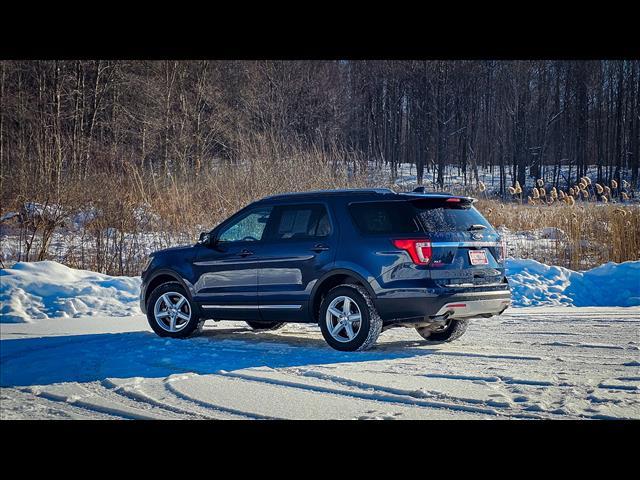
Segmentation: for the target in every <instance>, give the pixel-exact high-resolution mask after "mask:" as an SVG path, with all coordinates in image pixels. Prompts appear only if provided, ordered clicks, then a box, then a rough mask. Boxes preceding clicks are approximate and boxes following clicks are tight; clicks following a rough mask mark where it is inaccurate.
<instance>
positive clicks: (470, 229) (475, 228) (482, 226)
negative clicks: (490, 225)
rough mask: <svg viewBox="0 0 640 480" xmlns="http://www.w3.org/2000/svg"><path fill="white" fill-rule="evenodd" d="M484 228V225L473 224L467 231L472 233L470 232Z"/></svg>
mask: <svg viewBox="0 0 640 480" xmlns="http://www.w3.org/2000/svg"><path fill="white" fill-rule="evenodd" d="M485 228H487V227H486V225H480V224H479V223H475V224H473V225H471V226H470V227H469V228H467V231H469V232H470V231H472V230H484V229H485Z"/></svg>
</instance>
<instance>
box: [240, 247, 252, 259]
mask: <svg viewBox="0 0 640 480" xmlns="http://www.w3.org/2000/svg"><path fill="white" fill-rule="evenodd" d="M238 255H240V256H241V257H248V256H249V255H253V252H252V251H251V250H247V249H246V248H243V249H242V250H240V253H238Z"/></svg>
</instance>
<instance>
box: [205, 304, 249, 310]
mask: <svg viewBox="0 0 640 480" xmlns="http://www.w3.org/2000/svg"><path fill="white" fill-rule="evenodd" d="M202 308H222V309H225V310H237V309H240V310H257V309H258V305H202Z"/></svg>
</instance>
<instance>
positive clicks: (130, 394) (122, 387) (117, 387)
mask: <svg viewBox="0 0 640 480" xmlns="http://www.w3.org/2000/svg"><path fill="white" fill-rule="evenodd" d="M101 383H102V386H103V387H105V388H106V389H108V390H109V391H111V392H113V393H114V394H116V395H120V396H121V397H124V398H127V399H130V400H133V401H135V402H139V403H143V404H145V403H146V404H148V405H150V406H152V407H155V408H159V409H161V410H163V411H167V412H170V413H172V414H178V415H181V416H180V417H179V418H185V416H186V417H187V418H196V419H202V418H204V419H210V420H211V419H217V417H215V416H211V415H208V414H206V413H200V412H196V411H193V410H190V409H187V408H182V407H180V406H177V405H174V404H169V403H166V402H163V401H161V400H158V399H156V398H154V397H153V396H151V395H149V394H148V393H147V392H145V391H143V390H138V391H136V390H135V389H133V388H131V387H132V386H138V385H139V386H140V387H144V383H142V382H140V383H138V382H129V383H125V384H117V383H114V382H113V381H112V380H110V379H105V380H103V381H102V382H101ZM174 398H176V399H178V397H175V395H174ZM178 401H180V399H178Z"/></svg>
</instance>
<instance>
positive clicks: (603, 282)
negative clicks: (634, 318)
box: [507, 259, 640, 307]
mask: <svg viewBox="0 0 640 480" xmlns="http://www.w3.org/2000/svg"><path fill="white" fill-rule="evenodd" d="M507 276H508V278H509V284H510V285H511V293H512V296H513V306H515V307H531V306H540V305H567V306H573V307H633V306H638V305H640V261H635V262H624V263H614V262H609V263H606V264H604V265H600V266H599V267H596V268H593V269H591V270H586V271H584V272H575V271H573V270H569V269H567V268H564V267H556V266H549V265H545V264H543V263H540V262H536V261H535V260H523V259H509V260H507Z"/></svg>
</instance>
